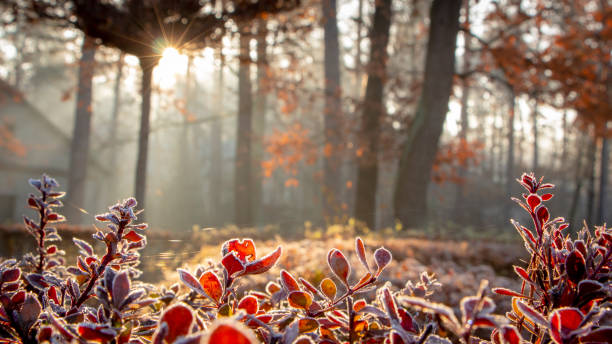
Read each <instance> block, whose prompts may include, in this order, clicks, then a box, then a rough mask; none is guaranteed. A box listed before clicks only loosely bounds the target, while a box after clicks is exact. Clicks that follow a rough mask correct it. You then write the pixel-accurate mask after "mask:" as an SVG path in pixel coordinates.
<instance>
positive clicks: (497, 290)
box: [493, 288, 526, 298]
mask: <svg viewBox="0 0 612 344" xmlns="http://www.w3.org/2000/svg"><path fill="white" fill-rule="evenodd" d="M493 292H494V293H496V294H499V295H508V296H516V297H521V298H525V297H526V296H525V295H523V294H521V293H517V292H515V291H513V290H510V289H506V288H493Z"/></svg>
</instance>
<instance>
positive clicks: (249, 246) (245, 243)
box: [221, 239, 255, 262]
mask: <svg viewBox="0 0 612 344" xmlns="http://www.w3.org/2000/svg"><path fill="white" fill-rule="evenodd" d="M221 252H222V254H223V256H225V255H227V254H228V253H230V252H236V254H237V257H238V259H240V260H241V261H243V262H246V261H249V262H250V261H253V260H255V243H253V240H251V239H244V240H242V241H240V240H238V239H232V240H228V241H226V242H225V243H224V244H223V248H222V249H221Z"/></svg>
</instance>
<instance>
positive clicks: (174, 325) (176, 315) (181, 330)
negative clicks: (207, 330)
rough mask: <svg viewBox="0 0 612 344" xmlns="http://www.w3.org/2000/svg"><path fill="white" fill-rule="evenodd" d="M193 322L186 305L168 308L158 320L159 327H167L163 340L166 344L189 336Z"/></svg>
mask: <svg viewBox="0 0 612 344" xmlns="http://www.w3.org/2000/svg"><path fill="white" fill-rule="evenodd" d="M193 321H194V316H193V312H192V311H191V308H189V307H188V306H187V305H185V304H183V303H177V304H174V305H172V306H170V307H168V308H167V309H166V310H165V311H164V313H163V314H162V316H161V318H160V319H159V324H160V326H159V327H161V324H162V323H166V324H167V326H168V333H167V334H166V335H165V337H164V338H163V339H164V340H165V341H166V342H167V343H173V342H174V341H175V340H176V338H178V337H180V336H185V335H187V334H189V333H190V332H191V328H192V327H193ZM154 338H155V337H154Z"/></svg>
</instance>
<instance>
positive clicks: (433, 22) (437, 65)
mask: <svg viewBox="0 0 612 344" xmlns="http://www.w3.org/2000/svg"><path fill="white" fill-rule="evenodd" d="M460 8H461V0H434V2H433V4H432V6H431V12H430V24H429V25H430V26H429V41H428V42H427V55H426V61H425V78H424V81H423V87H422V91H421V97H420V99H419V104H418V107H417V111H416V115H415V118H414V120H413V121H412V122H411V126H410V132H409V134H408V137H407V139H406V142H405V143H404V148H403V151H402V156H401V158H400V162H399V168H398V173H397V182H396V188H395V195H394V211H395V216H396V218H397V219H399V220H400V221H401V223H402V224H403V225H404V226H405V227H406V228H410V227H422V226H423V225H425V224H426V222H427V188H428V186H429V181H430V179H431V169H432V165H433V162H434V160H435V157H436V153H437V150H438V142H439V139H440V135H441V133H442V127H443V125H444V119H445V118H446V113H447V112H448V100H449V97H450V92H451V87H452V84H453V75H454V70H455V69H454V68H455V46H456V40H457V31H458V30H459V9H460Z"/></svg>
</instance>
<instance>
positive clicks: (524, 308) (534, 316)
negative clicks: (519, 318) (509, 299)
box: [516, 301, 548, 328]
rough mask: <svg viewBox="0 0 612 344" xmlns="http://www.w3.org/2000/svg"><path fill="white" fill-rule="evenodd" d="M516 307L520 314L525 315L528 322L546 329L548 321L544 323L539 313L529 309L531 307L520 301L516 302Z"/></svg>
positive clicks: (544, 319)
mask: <svg viewBox="0 0 612 344" xmlns="http://www.w3.org/2000/svg"><path fill="white" fill-rule="evenodd" d="M516 305H517V307H518V309H519V310H520V312H521V313H522V314H523V315H525V316H526V317H527V318H528V319H529V320H531V321H532V322H534V323H536V324H538V325H540V326H542V327H545V328H548V321H546V318H544V316H543V315H542V314H540V312H538V311H536V310H535V309H533V308H531V306H529V305H527V304H526V303H524V302H521V301H517V302H516Z"/></svg>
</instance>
